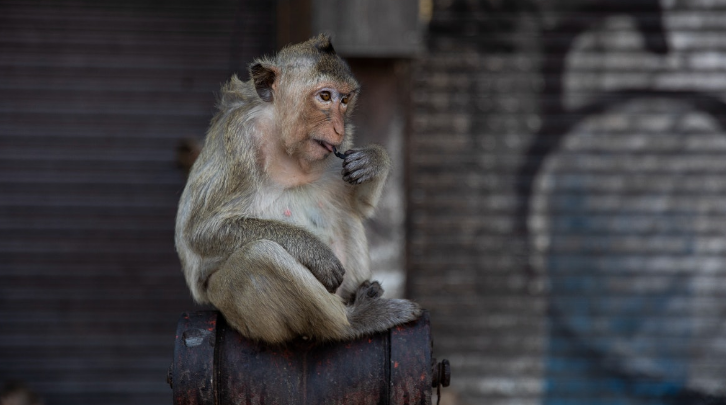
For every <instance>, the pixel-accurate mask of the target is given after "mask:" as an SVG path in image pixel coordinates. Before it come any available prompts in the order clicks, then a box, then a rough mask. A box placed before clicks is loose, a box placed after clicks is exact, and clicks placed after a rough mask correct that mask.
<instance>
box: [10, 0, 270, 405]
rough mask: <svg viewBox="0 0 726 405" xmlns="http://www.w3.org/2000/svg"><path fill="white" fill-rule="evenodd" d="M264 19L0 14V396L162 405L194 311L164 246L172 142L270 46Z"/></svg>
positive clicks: (90, 7)
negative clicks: (182, 321) (6, 385)
mask: <svg viewBox="0 0 726 405" xmlns="http://www.w3.org/2000/svg"><path fill="white" fill-rule="evenodd" d="M240 7H242V10H240ZM238 10H240V11H242V12H243V13H241V14H238ZM272 14H273V10H272V9H271V8H270V6H269V5H267V4H266V3H265V2H253V1H245V2H238V1H213V2H204V3H203V4H202V3H199V2H185V1H178V2H164V1H133V0H132V1H117V2H110V1H104V2H95V1H82V0H78V1H76V0H64V1H0V384H2V382H4V381H5V380H7V379H19V380H24V381H26V382H27V383H28V384H29V385H30V386H31V387H32V388H33V389H36V390H38V391H39V392H40V394H41V395H42V396H43V397H44V398H45V400H46V404H48V405H62V404H68V405H71V404H72V405H78V404H103V405H113V404H140V405H141V404H170V403H171V389H170V388H169V386H168V385H167V384H166V372H167V369H168V367H169V364H170V362H171V359H172V353H173V347H174V331H175V330H176V321H177V319H178V317H179V314H180V313H181V312H183V311H184V310H191V309H194V306H193V304H192V302H191V298H190V295H189V292H188V291H187V288H186V286H185V284H184V280H183V277H182V275H181V272H180V271H179V261H178V259H177V257H176V254H175V252H174V245H173V238H174V230H173V228H174V217H175V213H176V205H177V201H178V198H179V194H180V193H181V190H182V187H183V185H184V173H183V171H181V170H180V169H179V168H177V167H176V162H175V154H176V148H177V144H178V142H179V140H180V139H182V138H186V137H201V136H202V135H203V134H204V132H205V130H206V127H207V125H208V123H209V119H210V118H211V116H212V112H213V109H214V103H215V96H214V93H215V92H216V91H217V90H218V89H219V85H220V83H222V82H224V81H226V80H227V78H228V77H229V75H230V73H231V71H234V70H238V69H239V68H240V66H241V67H242V70H241V72H242V73H244V66H245V64H246V62H247V61H248V60H249V59H251V57H252V56H253V55H258V54H260V53H262V52H269V50H270V49H272V48H273V47H274V40H270V41H268V45H265V42H264V39H265V38H271V37H272V36H271V35H270V34H271V33H272V32H274V26H273V25H272V24H271V22H272V21H274V20H273V19H272V18H270V16H271V15H272ZM249 36H253V37H254V41H252V42H250V41H249ZM240 37H244V38H240ZM245 38H247V40H245ZM273 38H274V37H273ZM265 46H267V48H265ZM260 48H263V50H261V49H260ZM246 58H249V59H248V60H245V59H246ZM244 76H246V74H244Z"/></svg>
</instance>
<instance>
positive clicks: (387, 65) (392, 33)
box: [0, 0, 726, 405]
mask: <svg viewBox="0 0 726 405" xmlns="http://www.w3.org/2000/svg"><path fill="white" fill-rule="evenodd" d="M725 31H726V1H722V0H660V1H659V0H627V1H626V0H508V1H504V0H399V1H386V0H355V1H346V2H341V1H335V0H278V1H265V0H210V1H206V2H192V1H187V0H179V1H168V0H150V1H141V0H124V1H116V0H110V1H101V2H99V1H92V0H54V1H51V0H24V1H21V0H17V1H12V0H0V383H2V382H4V381H9V380H17V381H23V382H25V384H27V387H30V388H31V389H33V390H34V391H36V392H37V393H38V394H39V395H40V396H41V397H42V398H43V399H44V400H45V403H46V404H47V405H71V404H74V405H75V404H103V405H115V404H150V405H151V404H154V405H156V404H169V403H171V390H170V389H169V387H168V385H167V384H166V373H167V368H168V366H169V364H170V363H171V360H172V353H173V345H174V334H175V331H176V322H177V320H178V317H179V315H180V313H181V312H183V311H187V310H194V309H197V308H198V307H197V306H195V304H194V303H193V302H192V301H191V298H190V295H189V293H188V291H187V288H186V285H185V284H184V280H183V277H182V275H181V272H180V269H179V263H178V259H177V256H176V253H175V251H174V246H173V227H174V216H175V213H176V204H177V201H178V198H179V196H180V193H181V190H182V189H183V187H184V182H185V168H184V167H185V164H186V162H188V160H189V158H190V157H193V151H194V148H195V147H196V146H195V145H198V144H199V142H201V140H202V139H203V136H204V133H205V130H206V127H207V125H208V123H209V120H210V118H211V117H212V114H213V113H214V104H215V93H216V92H217V91H218V89H219V86H220V85H221V84H222V83H224V82H225V81H226V80H227V79H228V78H229V77H230V75H232V74H234V73H237V74H238V75H239V76H240V77H241V78H243V79H246V78H247V76H248V74H247V70H246V66H247V64H248V63H249V62H251V61H252V58H253V57H255V56H260V55H263V54H272V53H274V52H275V51H276V50H277V49H279V48H280V47H281V46H282V45H284V44H287V43H291V42H298V41H302V40H305V39H306V38H308V37H309V36H311V35H313V34H315V33H318V32H327V33H330V34H332V36H333V43H334V45H335V48H336V50H337V51H338V52H339V53H340V54H341V55H343V56H345V57H346V58H347V59H348V60H349V62H350V64H351V67H352V69H353V71H354V73H355V74H356V75H357V76H358V78H359V79H360V81H361V83H362V86H363V95H362V99H361V104H360V105H359V106H358V108H357V110H356V113H355V117H354V122H355V123H356V125H357V128H358V130H357V143H358V144H364V143H368V142H378V143H381V144H384V145H385V146H386V147H387V148H388V149H389V151H390V152H391V155H392V157H393V158H394V161H395V165H394V166H395V167H394V175H393V176H392V178H391V180H390V181H389V184H388V186H387V191H386V193H385V197H384V200H383V202H382V203H381V207H380V209H379V212H378V214H377V216H376V218H375V219H374V220H373V221H371V222H370V223H369V224H368V225H369V229H368V231H369V237H370V242H371V246H372V248H371V255H372V259H373V266H374V270H375V271H376V277H377V278H379V279H382V280H383V283H384V287H385V288H386V289H387V293H388V294H389V295H390V296H407V297H410V298H413V299H415V300H417V301H419V302H420V303H421V304H422V305H423V306H424V307H425V308H427V309H428V310H429V311H430V314H431V322H432V328H433V336H434V339H435V345H434V351H435V353H434V354H435V356H436V357H438V358H448V359H449V360H450V361H451V364H452V370H453V371H452V385H451V387H449V388H448V389H445V390H444V391H445V393H446V394H445V396H444V398H443V399H442V403H443V404H450V405H455V404H462V405H477V404H482V405H484V404H486V405H505V404H506V405H510V404H511V405H513V404H524V405H534V404H547V405H569V404H616V405H619V404H627V405H631V404H632V405H641V404H642V405H645V404H648V405H655V404H679V405H689V404H726V322H725V320H726V299H724V298H726V293H724V291H726V198H724V197H726V133H725V131H724V129H725V128H726V104H725V103H724V101H723V100H724V97H726V32H725Z"/></svg>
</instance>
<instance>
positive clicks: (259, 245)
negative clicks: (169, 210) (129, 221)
mask: <svg viewBox="0 0 726 405" xmlns="http://www.w3.org/2000/svg"><path fill="white" fill-rule="evenodd" d="M248 70H249V74H250V79H249V80H248V81H242V80H240V79H239V78H238V77H237V75H232V77H231V78H230V80H229V81H228V82H227V83H226V84H225V85H223V86H222V89H221V92H220V95H219V100H218V104H217V109H218V111H217V113H216V114H215V116H214V117H213V118H212V121H211V123H210V125H209V129H208V130H207V136H206V138H205V141H204V146H203V148H202V150H201V152H200V154H199V157H198V158H197V160H196V161H195V162H194V164H193V166H192V168H191V171H190V173H189V177H188V181H187V184H186V186H185V188H184V191H183V192H182V195H181V198H180V200H179V209H178V212H177V220H176V231H175V244H176V249H177V252H178V255H179V259H180V262H181V265H182V271H183V273H184V275H185V278H186V281H187V285H188V286H189V289H190V291H191V294H192V297H193V298H194V299H195V300H196V301H197V302H199V303H203V304H204V303H211V304H212V305H213V306H215V307H216V308H217V309H218V310H219V311H220V312H221V313H222V315H223V316H224V318H225V320H226V321H227V323H228V324H229V325H230V326H232V327H233V328H234V329H236V330H237V331H238V332H239V333H240V334H241V335H243V336H245V337H247V338H250V339H253V340H255V341H263V342H267V343H271V344H282V343H285V342H289V341H292V340H295V339H297V338H303V339H315V340H319V341H345V340H351V339H355V338H358V337H361V336H365V335H369V334H373V333H377V332H383V331H385V330H388V329H390V328H391V327H394V326H396V325H400V324H404V323H407V322H410V321H413V320H415V319H417V318H418V317H419V316H420V315H421V312H422V310H421V308H420V307H419V305H418V304H416V303H415V302H413V301H410V300H405V299H388V298H383V297H381V295H382V294H383V288H382V287H381V285H380V284H379V283H378V282H376V281H370V277H371V273H370V269H369V266H370V264H369V257H368V243H367V240H366V235H365V230H364V225H363V221H364V220H365V219H367V218H369V217H370V216H371V215H372V214H373V211H374V209H375V206H376V204H377V201H378V199H379V197H380V195H381V191H382V188H383V185H384V183H385V180H386V177H387V175H388V172H389V168H390V166H391V161H390V157H389V156H388V154H387V152H386V151H385V149H384V148H383V147H381V146H380V145H375V144H371V145H368V146H365V147H361V148H354V147H353V126H352V125H351V123H350V122H349V119H350V116H351V113H352V111H353V109H354V107H355V104H356V100H357V98H358V97H359V93H360V85H359V83H358V82H357V80H356V79H355V78H354V77H353V74H352V73H351V70H350V67H349V66H348V64H347V63H346V62H345V61H344V60H343V59H342V58H341V57H340V56H339V55H338V54H337V53H336V52H335V49H334V48H333V45H332V43H331V41H330V37H329V36H327V35H323V34H321V35H318V36H316V37H313V38H311V39H309V40H308V41H305V42H302V43H298V44H295V45H288V46H286V47H284V48H283V49H282V50H280V51H279V52H278V53H277V54H276V55H274V56H273V57H266V56H265V57H261V58H257V59H255V60H254V61H253V62H252V63H251V64H250V65H249V68H248ZM339 150H340V151H345V152H339ZM336 155H337V156H338V157H340V158H342V159H343V160H342V164H341V161H340V160H338V159H337V158H336Z"/></svg>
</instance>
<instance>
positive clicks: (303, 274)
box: [207, 239, 350, 343]
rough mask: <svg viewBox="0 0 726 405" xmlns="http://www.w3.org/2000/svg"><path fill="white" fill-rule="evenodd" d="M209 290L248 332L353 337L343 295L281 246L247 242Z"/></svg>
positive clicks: (267, 336) (270, 337)
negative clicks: (327, 285) (330, 290)
mask: <svg viewBox="0 0 726 405" xmlns="http://www.w3.org/2000/svg"><path fill="white" fill-rule="evenodd" d="M207 294H208V297H209V299H210V301H211V302H212V304H214V305H215V306H216V307H217V309H219V310H220V311H221V312H222V314H224V316H225V318H226V319H227V322H229V324H230V325H232V326H233V327H234V328H235V329H237V330H238V331H239V332H240V333H242V334H243V335H245V336H247V337H249V338H252V339H259V340H263V341H266V342H270V343H280V342H284V341H288V340H291V339H294V338H296V337H298V336H301V335H303V336H315V337H317V338H321V339H323V340H330V339H333V340H338V339H344V338H346V337H347V336H349V335H350V325H349V324H348V319H347V316H346V315H347V314H346V307H345V305H344V304H343V302H342V299H341V298H340V297H338V296H337V295H335V294H331V293H329V292H328V291H327V290H326V289H325V287H324V286H323V284H321V283H320V281H318V280H317V279H316V278H315V276H313V275H312V273H311V272H310V270H308V269H307V268H306V267H304V266H303V265H301V264H300V263H299V262H298V261H297V260H295V259H294V258H293V257H292V256H291V255H290V254H289V253H288V252H287V251H286V250H285V249H284V248H282V247H281V246H280V245H279V244H277V243H275V242H273V241H270V240H264V239H263V240H258V241H255V242H251V243H248V244H246V245H244V246H243V247H242V248H241V249H239V250H237V251H236V252H235V253H233V254H232V255H231V256H230V258H229V259H228V260H227V261H226V262H225V263H224V264H223V265H222V266H221V268H220V269H219V270H217V271H216V272H215V273H214V274H212V276H211V277H210V278H209V283H208V287H207Z"/></svg>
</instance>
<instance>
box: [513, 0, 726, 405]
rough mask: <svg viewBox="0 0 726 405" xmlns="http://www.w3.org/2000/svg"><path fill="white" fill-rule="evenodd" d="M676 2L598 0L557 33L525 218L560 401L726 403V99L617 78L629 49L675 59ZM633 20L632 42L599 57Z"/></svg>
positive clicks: (527, 171) (552, 390) (552, 385)
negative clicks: (670, 15)
mask: <svg viewBox="0 0 726 405" xmlns="http://www.w3.org/2000/svg"><path fill="white" fill-rule="evenodd" d="M667 12H668V11H667V10H664V9H663V6H662V5H661V3H660V2H659V1H658V0H645V1H638V2H625V1H604V2H589V3H587V4H586V6H583V7H580V8H577V9H574V10H571V11H570V12H568V13H563V14H562V16H561V17H560V18H558V19H557V20H556V21H555V23H554V24H552V25H551V26H549V27H548V28H546V29H544V32H543V33H542V37H541V44H542V50H543V62H542V70H541V74H542V77H543V79H544V88H543V91H542V93H541V101H540V105H541V107H540V111H541V117H542V124H541V126H540V128H539V131H538V132H537V134H536V137H535V139H534V141H533V143H532V144H531V146H530V148H529V150H528V152H527V159H526V160H525V162H526V163H525V164H524V165H523V167H522V168H521V170H520V176H519V178H520V181H521V183H520V184H519V189H518V193H519V196H520V198H521V201H526V202H527V203H526V204H525V205H523V206H522V208H521V209H522V211H521V212H520V213H519V215H518V216H517V218H518V219H519V220H520V221H522V224H521V228H522V229H526V230H527V232H528V238H529V240H530V244H531V268H530V271H531V274H530V276H531V277H543V278H545V279H546V280H547V284H548V287H549V297H550V298H549V305H548V321H549V325H548V335H549V343H548V347H547V348H546V354H545V357H546V359H545V365H544V368H545V371H544V374H545V380H546V381H545V392H544V399H543V402H544V403H546V404H548V405H555V404H557V405H560V404H570V403H573V404H574V403H588V404H596V403H603V404H606V403H607V404H621V403H622V404H625V403H627V404H636V403H637V404H641V403H648V404H681V405H683V404H703V403H709V404H719V403H726V392H724V391H723V390H724V387H725V386H726V384H725V381H724V377H723V376H724V375H726V328H725V327H722V326H721V325H720V323H721V322H719V321H720V319H719V316H721V315H722V314H723V313H725V312H726V304H722V303H720V301H722V299H721V298H722V293H721V292H720V290H721V289H720V288H719V285H720V284H719V283H720V281H719V280H720V279H721V278H723V276H724V275H726V259H724V257H723V256H724V255H723V253H724V252H726V233H725V232H724V230H725V229H726V219H724V218H726V215H724V214H726V198H723V197H724V195H725V194H726V181H724V180H723V179H724V178H726V176H724V174H726V133H725V132H724V128H726V104H725V103H724V102H723V101H721V98H720V97H718V96H717V95H716V94H711V93H710V92H708V91H703V90H701V89H683V88H675V86H671V88H669V86H668V84H667V83H666V84H662V85H661V84H659V83H660V82H657V81H648V80H647V78H648V77H651V78H652V75H651V76H648V77H646V76H640V77H637V76H636V77H635V79H633V80H630V81H628V80H625V79H621V80H620V82H619V83H616V85H613V84H612V83H613V81H612V80H611V82H607V79H608V76H607V69H608V68H609V67H610V66H611V65H612V66H615V65H616V63H615V62H618V61H619V62H618V63H621V64H627V62H628V60H627V59H628V57H627V55H631V56H633V57H634V58H635V59H634V60H635V61H637V60H638V59H637V58H639V57H640V58H644V57H645V56H642V55H649V56H647V57H650V58H651V59H650V60H656V59H659V60H663V61H668V57H669V55H670V54H671V52H672V49H670V47H669V41H668V28H667V24H666V21H665V15H666V13H667ZM608 24H615V25H616V26H615V27H613V26H612V25H608ZM623 27H625V28H629V29H630V32H631V33H634V34H636V35H637V36H638V41H635V42H634V43H635V45H633V46H632V49H631V48H629V49H628V50H627V52H626V53H623V55H620V56H619V57H618V58H611V59H607V56H603V57H600V59H598V58H599V57H598V56H597V55H598V54H600V55H602V54H603V53H604V51H603V49H605V50H607V41H615V40H618V38H614V36H615V35H616V34H617V35H622V34H618V33H622V32H623V31H624V28H623ZM592 32H595V34H588V33H592ZM588 35H589V37H588ZM631 37H633V36H632V35H631ZM620 39H621V40H622V37H621V38H620ZM626 40H627V38H626ZM621 42H622V41H621ZM625 42H627V41H625ZM603 44H605V45H603ZM603 47H604V48H603ZM626 54H627V55H626ZM639 54H640V55H639ZM593 55H596V56H594V57H593ZM624 55H625V56H624ZM608 60H609V61H615V62H613V63H612V64H611V65H609V64H608V63H602V62H603V61H608ZM598 61H599V62H600V63H601V64H600V65H597V62H598ZM664 63H667V62H664ZM586 67H589V68H590V69H589V71H588V70H587V69H586ZM578 69H579V73H578ZM674 69H677V67H675V68H674ZM585 71H587V72H586V73H583V72H585ZM593 71H596V72H595V73H593ZM588 75H589V76H588ZM603 78H604V79H603ZM644 78H645V79H644ZM593 83H595V84H593ZM699 90H700V91H699Z"/></svg>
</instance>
